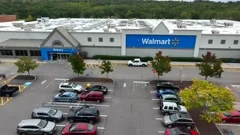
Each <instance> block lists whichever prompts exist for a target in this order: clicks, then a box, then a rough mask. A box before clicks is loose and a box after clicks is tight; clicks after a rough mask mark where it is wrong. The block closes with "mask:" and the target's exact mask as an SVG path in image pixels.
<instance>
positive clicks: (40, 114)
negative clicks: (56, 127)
mask: <svg viewBox="0 0 240 135" xmlns="http://www.w3.org/2000/svg"><path fill="white" fill-rule="evenodd" d="M36 118H37V119H44V120H47V121H53V122H55V123H56V122H60V121H62V120H63V119H64V117H63V112H62V111H60V110H56V109H52V108H49V107H39V108H36V109H34V110H33V112H32V119H36Z"/></svg>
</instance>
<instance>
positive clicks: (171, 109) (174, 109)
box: [159, 102, 187, 115]
mask: <svg viewBox="0 0 240 135" xmlns="http://www.w3.org/2000/svg"><path fill="white" fill-rule="evenodd" d="M159 109H160V111H161V112H162V113H163V114H164V115H169V114H174V113H187V108H186V107H185V106H182V105H178V104H176V103H173V102H162V104H160V107H159Z"/></svg>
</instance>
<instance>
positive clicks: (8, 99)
mask: <svg viewBox="0 0 240 135" xmlns="http://www.w3.org/2000/svg"><path fill="white" fill-rule="evenodd" d="M12 99H13V98H12V97H8V98H7V101H6V102H4V103H2V105H5V104H7V103H8V102H9V101H11V100H12Z"/></svg>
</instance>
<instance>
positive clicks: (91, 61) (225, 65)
mask: <svg viewBox="0 0 240 135" xmlns="http://www.w3.org/2000/svg"><path fill="white" fill-rule="evenodd" d="M0 61H1V62H3V63H4V62H5V63H13V62H16V61H17V59H7V58H6V59H5V58H2V59H0ZM36 61H37V63H47V62H46V61H39V60H36ZM110 61H111V63H113V64H127V60H110ZM85 62H86V64H100V63H101V60H100V61H99V60H94V59H87V60H85ZM148 63H149V64H150V62H148ZM196 63H198V62H171V65H176V66H181V65H182V66H195V65H196ZM222 67H223V68H235V69H236V68H237V69H240V63H223V64H222Z"/></svg>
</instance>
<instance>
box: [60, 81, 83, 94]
mask: <svg viewBox="0 0 240 135" xmlns="http://www.w3.org/2000/svg"><path fill="white" fill-rule="evenodd" d="M59 91H60V92H61V93H63V92H75V93H80V92H82V91H83V87H82V86H81V85H78V84H75V83H72V82H63V83H60V84H59Z"/></svg>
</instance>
